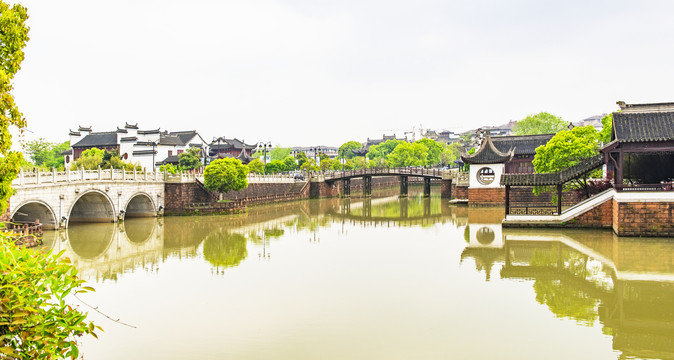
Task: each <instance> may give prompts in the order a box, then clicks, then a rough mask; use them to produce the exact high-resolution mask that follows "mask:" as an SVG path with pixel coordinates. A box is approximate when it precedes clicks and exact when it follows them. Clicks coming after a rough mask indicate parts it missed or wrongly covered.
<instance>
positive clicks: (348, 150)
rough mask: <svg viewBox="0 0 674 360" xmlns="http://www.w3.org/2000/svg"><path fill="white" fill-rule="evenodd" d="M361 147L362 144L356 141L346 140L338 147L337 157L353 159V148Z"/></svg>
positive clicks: (354, 155)
mask: <svg viewBox="0 0 674 360" xmlns="http://www.w3.org/2000/svg"><path fill="white" fill-rule="evenodd" d="M361 147H363V146H362V145H361V144H360V143H359V142H358V141H347V142H345V143H344V144H342V146H340V147H339V150H338V151H339V157H340V158H343V159H353V158H354V157H356V154H354V153H353V150H357V149H360V148H361Z"/></svg>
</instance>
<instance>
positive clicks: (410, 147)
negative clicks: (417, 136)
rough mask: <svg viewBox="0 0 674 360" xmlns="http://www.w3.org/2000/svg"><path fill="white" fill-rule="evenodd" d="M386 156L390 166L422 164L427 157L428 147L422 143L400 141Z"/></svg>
mask: <svg viewBox="0 0 674 360" xmlns="http://www.w3.org/2000/svg"><path fill="white" fill-rule="evenodd" d="M386 158H387V160H388V164H389V165H390V166H392V167H406V166H423V165H424V164H426V159H427V158H428V148H427V147H426V145H424V144H423V143H418V142H417V143H414V144H410V143H408V142H402V143H401V144H399V145H398V146H396V147H395V149H393V152H392V153H390V154H389V155H388V156H387V157H386Z"/></svg>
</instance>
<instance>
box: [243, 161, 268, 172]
mask: <svg viewBox="0 0 674 360" xmlns="http://www.w3.org/2000/svg"><path fill="white" fill-rule="evenodd" d="M246 166H248V172H251V173H253V174H262V173H263V172H264V163H263V162H262V161H260V159H253V160H251V161H250V162H249V163H248V165H246Z"/></svg>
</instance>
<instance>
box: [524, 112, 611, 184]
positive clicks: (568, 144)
mask: <svg viewBox="0 0 674 360" xmlns="http://www.w3.org/2000/svg"><path fill="white" fill-rule="evenodd" d="M598 153H599V133H598V132H597V130H596V129H595V128H594V127H592V126H591V125H588V126H578V127H575V128H573V129H572V130H564V131H560V132H558V133H557V134H555V136H553V137H552V139H550V141H548V143H547V144H545V145H541V146H539V147H537V148H536V155H535V156H534V160H533V165H534V169H535V170H536V172H537V173H552V172H557V171H562V170H564V169H567V168H569V167H571V166H574V165H576V164H578V163H579V162H580V161H582V160H584V159H587V158H590V157H592V156H594V155H597V154H598ZM589 177H590V174H585V175H583V176H581V177H579V178H577V179H575V180H573V181H572V182H570V183H569V187H570V188H576V189H583V190H584V191H585V195H586V196H587V197H589V192H588V188H587V180H588V178H589ZM543 190H544V188H540V187H536V188H534V193H536V194H538V193H540V192H541V191H543Z"/></svg>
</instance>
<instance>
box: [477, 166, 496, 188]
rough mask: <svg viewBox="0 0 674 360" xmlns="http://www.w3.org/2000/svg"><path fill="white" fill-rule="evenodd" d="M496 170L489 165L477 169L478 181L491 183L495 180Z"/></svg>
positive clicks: (485, 183) (486, 183) (483, 183)
mask: <svg viewBox="0 0 674 360" xmlns="http://www.w3.org/2000/svg"><path fill="white" fill-rule="evenodd" d="M494 178H496V176H495V175H494V170H492V169H491V168H488V167H483V168H482V169H480V170H478V171H477V181H478V182H479V183H480V184H482V185H489V184H491V183H493V182H494Z"/></svg>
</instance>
